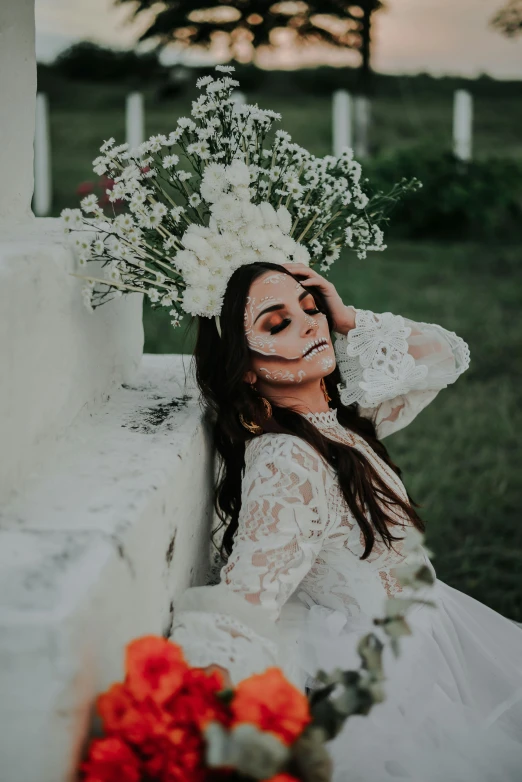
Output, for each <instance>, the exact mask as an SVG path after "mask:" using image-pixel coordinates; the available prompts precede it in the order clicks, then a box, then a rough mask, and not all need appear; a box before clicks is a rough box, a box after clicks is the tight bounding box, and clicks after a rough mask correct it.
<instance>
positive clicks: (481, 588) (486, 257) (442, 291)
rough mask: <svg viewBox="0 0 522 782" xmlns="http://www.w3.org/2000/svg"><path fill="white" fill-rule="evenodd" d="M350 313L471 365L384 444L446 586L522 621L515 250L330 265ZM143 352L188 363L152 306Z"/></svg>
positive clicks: (520, 286) (395, 253) (181, 334)
mask: <svg viewBox="0 0 522 782" xmlns="http://www.w3.org/2000/svg"><path fill="white" fill-rule="evenodd" d="M331 279H332V280H333V281H334V282H335V283H336V285H337V287H338V289H339V291H340V293H341V295H342V296H343V299H344V301H345V302H346V303H352V304H355V305H356V306H357V307H362V308H369V309H372V310H373V311H375V312H383V311H386V310H390V311H391V312H394V313H396V314H402V315H405V316H407V317H409V318H413V319H415V320H420V321H426V322H433V323H439V324H440V325H442V326H444V327H445V328H448V329H450V330H452V331H455V332H456V333H457V334H459V335H461V336H462V337H463V338H464V339H466V341H467V342H468V343H469V345H470V349H471V357H472V358H471V365H470V368H469V370H468V371H467V372H466V373H465V374H464V375H463V376H462V377H461V378H460V379H459V380H458V382H457V383H456V384H455V385H453V386H450V387H449V388H447V389H445V390H443V391H442V392H441V393H440V394H439V396H438V397H437V398H436V399H435V401H434V402H433V403H432V404H431V405H430V406H429V407H428V408H427V409H426V410H424V411H423V412H422V413H421V414H420V415H419V416H418V418H417V419H416V420H415V421H414V422H413V423H412V424H410V426H408V427H407V428H406V429H404V430H402V431H400V432H397V433H396V434H395V435H393V436H391V437H390V438H389V439H388V440H386V441H385V443H386V446H387V447H388V448H389V450H390V453H391V455H392V458H394V459H395V461H396V462H397V463H398V464H399V466H400V467H401V468H402V469H403V477H404V479H405V483H406V486H407V488H408V490H409V491H410V494H411V495H412V496H413V498H414V499H415V500H416V501H417V502H419V503H421V504H422V506H423V507H422V508H421V509H420V510H419V512H420V513H421V515H422V517H423V518H424V519H425V520H427V543H428V545H429V547H430V548H431V549H432V550H433V551H434V553H435V555H436V556H435V560H434V565H435V568H436V570H437V574H438V576H439V578H441V579H442V580H443V581H446V582H447V583H449V584H450V585H451V586H454V587H456V588H457V589H460V590H462V591H464V592H467V593H468V594H470V595H472V596H473V597H476V598H477V599H478V600H481V601H482V602H484V603H486V604H487V605H489V606H491V607H492V608H494V609H495V610H497V611H500V612H501V613H503V614H505V615H507V616H509V617H511V618H513V619H517V620H518V621H522V578H521V575H522V568H521V562H522V523H521V520H520V519H521V517H520V507H521V505H522V502H521V499H522V492H521V490H520V484H521V482H520V464H521V463H522V444H521V442H520V439H519V436H518V430H519V429H521V428H522V408H521V404H520V387H521V385H522V332H521V328H520V308H521V298H522V295H521V292H522V262H521V258H520V248H518V247H511V248H509V247H498V246H497V247H495V246H490V247H487V246H480V245H474V244H436V243H426V242H423V243H413V242H408V243H394V244H393V245H391V246H389V248H388V250H386V251H385V252H384V253H381V254H378V253H375V254H372V255H370V256H369V259H368V260H366V261H358V260H357V258H355V256H354V257H350V258H346V259H344V261H343V260H340V261H338V262H337V263H336V264H335V265H334V271H333V272H332V276H331ZM144 314H145V327H146V346H145V349H146V350H147V351H148V352H178V351H180V352H190V351H191V345H192V334H191V333H188V334H187V331H186V328H184V327H181V328H180V329H176V330H174V329H172V327H171V326H170V324H169V321H168V317H166V318H163V317H162V316H163V314H164V313H163V312H161V311H160V310H156V311H155V312H152V311H151V310H150V309H149V308H148V307H147V306H146V307H145V313H144Z"/></svg>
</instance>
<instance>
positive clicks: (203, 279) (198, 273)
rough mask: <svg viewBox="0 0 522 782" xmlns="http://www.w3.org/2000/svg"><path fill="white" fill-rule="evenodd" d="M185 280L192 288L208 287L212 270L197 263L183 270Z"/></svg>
mask: <svg viewBox="0 0 522 782" xmlns="http://www.w3.org/2000/svg"><path fill="white" fill-rule="evenodd" d="M184 277H185V282H186V283H187V284H188V285H190V286H192V287H193V288H207V289H210V283H211V282H212V272H211V271H210V269H208V268H207V267H206V266H202V265H201V264H197V265H195V266H193V267H191V268H190V269H187V271H186V272H185V275H184Z"/></svg>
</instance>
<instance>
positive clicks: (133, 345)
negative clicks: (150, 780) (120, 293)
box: [0, 219, 143, 504]
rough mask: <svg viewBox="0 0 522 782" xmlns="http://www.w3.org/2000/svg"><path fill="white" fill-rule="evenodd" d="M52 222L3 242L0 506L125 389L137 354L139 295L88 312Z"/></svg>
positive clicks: (21, 229) (8, 235)
mask: <svg viewBox="0 0 522 782" xmlns="http://www.w3.org/2000/svg"><path fill="white" fill-rule="evenodd" d="M65 239H66V237H65V236H64V234H63V231H62V229H61V226H60V221H59V220H56V219H34V220H33V221H32V222H29V223H27V224H25V225H19V226H16V227H15V228H13V229H11V230H10V231H7V230H4V231H3V232H2V235H1V238H0V362H1V363H0V366H1V379H0V411H1V416H0V442H1V443H2V448H1V449H0V504H1V503H3V502H6V501H7V500H8V499H9V498H10V497H12V496H13V494H14V493H15V492H16V491H21V490H23V488H24V486H25V484H26V482H27V481H28V480H31V478H32V477H33V476H34V475H36V474H37V473H38V471H39V469H40V468H42V467H43V468H45V462H46V460H47V458H48V451H49V449H50V448H52V447H53V443H54V442H55V441H56V439H57V438H59V437H60V435H61V433H62V432H64V431H65V430H66V429H67V427H68V426H69V425H70V424H71V422H72V421H73V420H74V419H75V417H76V416H77V415H78V413H79V412H80V411H81V410H82V408H84V407H89V408H90V409H95V408H96V406H97V405H98V404H99V403H100V402H101V401H103V399H104V398H105V396H106V395H107V394H108V393H110V391H111V389H112V388H113V387H114V386H116V385H118V384H119V383H121V382H122V381H123V382H131V381H132V377H133V375H134V374H135V372H136V370H137V368H138V366H139V362H140V357H141V352H142V349H143V326H142V314H141V310H142V295H141V294H135V295H134V294H133V295H132V296H125V297H122V298H120V299H118V300H116V301H113V302H110V303H109V304H106V305H104V306H103V307H100V308H99V309H97V310H96V311H95V312H94V313H90V312H89V311H88V310H87V309H86V308H85V306H84V305H83V303H82V298H81V287H82V281H81V280H79V279H77V278H76V277H72V276H71V275H70V272H76V271H77V269H76V263H75V260H74V258H73V255H72V252H71V250H70V249H69V248H68V246H67V245H66V242H65Z"/></svg>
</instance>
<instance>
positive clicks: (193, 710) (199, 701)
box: [165, 668, 231, 729]
mask: <svg viewBox="0 0 522 782" xmlns="http://www.w3.org/2000/svg"><path fill="white" fill-rule="evenodd" d="M222 690H223V677H222V676H221V674H220V673H217V672H215V673H211V674H208V673H205V671H203V670H201V669H200V668H193V669H190V670H188V671H187V673H186V674H185V677H184V680H183V686H182V687H181V688H180V689H179V690H178V691H177V692H176V694H175V695H174V696H173V697H172V698H170V699H169V700H168V701H167V702H166V703H165V710H166V711H167V712H168V713H169V714H170V715H171V718H172V721H173V723H174V724H175V725H177V726H189V725H193V726H194V725H195V726H197V727H198V728H199V729H203V728H204V727H205V726H206V725H207V724H208V723H209V722H211V721H215V722H220V723H221V724H222V725H229V724H230V718H231V715H230V709H229V707H228V706H227V705H225V704H224V703H223V702H222V701H221V700H220V699H219V698H218V697H217V696H218V693H219V692H221V691H222Z"/></svg>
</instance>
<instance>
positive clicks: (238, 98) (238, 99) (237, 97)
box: [232, 90, 247, 106]
mask: <svg viewBox="0 0 522 782" xmlns="http://www.w3.org/2000/svg"><path fill="white" fill-rule="evenodd" d="M232 100H233V101H234V103H235V104H236V106H242V105H243V104H244V103H246V102H247V101H246V95H245V93H244V92H241V90H234V91H233V92H232Z"/></svg>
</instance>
